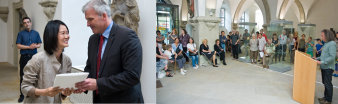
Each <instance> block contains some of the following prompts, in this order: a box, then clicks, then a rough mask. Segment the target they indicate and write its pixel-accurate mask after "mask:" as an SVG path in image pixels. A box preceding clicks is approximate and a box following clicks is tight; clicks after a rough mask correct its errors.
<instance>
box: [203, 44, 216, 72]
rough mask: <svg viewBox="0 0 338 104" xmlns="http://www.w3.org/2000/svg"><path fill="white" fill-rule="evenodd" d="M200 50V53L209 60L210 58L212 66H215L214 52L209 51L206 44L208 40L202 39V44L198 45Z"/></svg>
mask: <svg viewBox="0 0 338 104" xmlns="http://www.w3.org/2000/svg"><path fill="white" fill-rule="evenodd" d="M200 52H201V54H202V55H205V56H206V57H207V58H208V59H209V60H212V63H213V66H214V67H218V66H217V60H216V52H215V51H211V50H210V49H209V46H208V40H207V39H204V40H203V41H202V44H201V45H200Z"/></svg>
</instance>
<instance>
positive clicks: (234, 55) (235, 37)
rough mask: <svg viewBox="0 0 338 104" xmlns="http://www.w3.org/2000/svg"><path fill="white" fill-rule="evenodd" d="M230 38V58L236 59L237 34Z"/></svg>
mask: <svg viewBox="0 0 338 104" xmlns="http://www.w3.org/2000/svg"><path fill="white" fill-rule="evenodd" d="M230 38H231V40H230V43H231V44H232V56H233V58H234V59H238V51H239V50H238V44H239V34H233V35H231V36H230Z"/></svg>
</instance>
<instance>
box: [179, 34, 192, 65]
mask: <svg viewBox="0 0 338 104" xmlns="http://www.w3.org/2000/svg"><path fill="white" fill-rule="evenodd" d="M181 33H182V34H181V36H180V37H179V40H180V42H181V44H182V47H183V52H184V54H183V56H184V58H185V59H186V62H189V57H188V56H187V55H186V54H187V51H188V48H187V44H188V43H189V39H190V36H189V34H188V33H187V31H186V30H185V29H182V31H181Z"/></svg>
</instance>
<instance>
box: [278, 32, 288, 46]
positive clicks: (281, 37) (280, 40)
mask: <svg viewBox="0 0 338 104" xmlns="http://www.w3.org/2000/svg"><path fill="white" fill-rule="evenodd" d="M278 38H279V42H280V44H286V40H287V39H288V37H287V36H286V35H284V34H282V35H280V36H279V37H278Z"/></svg>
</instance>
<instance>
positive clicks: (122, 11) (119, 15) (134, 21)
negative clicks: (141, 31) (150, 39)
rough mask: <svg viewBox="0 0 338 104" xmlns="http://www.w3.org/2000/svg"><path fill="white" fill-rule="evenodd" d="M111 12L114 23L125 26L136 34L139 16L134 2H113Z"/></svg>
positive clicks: (133, 0) (131, 0)
mask: <svg viewBox="0 0 338 104" xmlns="http://www.w3.org/2000/svg"><path fill="white" fill-rule="evenodd" d="M111 10H112V18H113V21H114V22H115V23H117V24H119V25H123V26H126V27H128V28H130V29H132V30H134V31H135V32H136V33H137V31H138V30H137V29H138V22H139V21H140V15H139V9H138V6H137V2H136V0H113V1H112V4H111Z"/></svg>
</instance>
